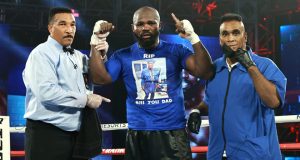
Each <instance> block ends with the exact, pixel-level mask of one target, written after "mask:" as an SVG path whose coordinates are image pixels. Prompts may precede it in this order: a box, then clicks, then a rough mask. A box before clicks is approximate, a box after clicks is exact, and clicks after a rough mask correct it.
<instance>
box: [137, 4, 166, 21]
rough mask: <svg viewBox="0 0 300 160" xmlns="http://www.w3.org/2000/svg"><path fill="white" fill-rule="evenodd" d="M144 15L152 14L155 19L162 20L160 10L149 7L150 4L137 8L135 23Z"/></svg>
mask: <svg viewBox="0 0 300 160" xmlns="http://www.w3.org/2000/svg"><path fill="white" fill-rule="evenodd" d="M141 16H142V17H144V16H152V17H153V18H155V20H157V21H158V22H160V16H159V13H158V11H157V10H156V9H155V8H152V7H149V6H145V7H141V8H139V9H138V10H136V11H135V12H134V15H133V24H135V23H136V22H137V21H138V19H140V18H141Z"/></svg>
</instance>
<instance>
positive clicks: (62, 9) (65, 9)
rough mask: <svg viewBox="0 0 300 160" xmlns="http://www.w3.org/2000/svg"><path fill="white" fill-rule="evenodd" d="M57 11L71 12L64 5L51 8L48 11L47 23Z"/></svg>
mask: <svg viewBox="0 0 300 160" xmlns="http://www.w3.org/2000/svg"><path fill="white" fill-rule="evenodd" d="M58 13H72V10H71V9H70V8H65V7H55V8H51V9H50V11H49V17H48V24H50V23H51V21H52V20H53V17H54V16H55V15H56V14H58Z"/></svg>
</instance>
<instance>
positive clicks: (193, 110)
mask: <svg viewBox="0 0 300 160" xmlns="http://www.w3.org/2000/svg"><path fill="white" fill-rule="evenodd" d="M194 112H197V113H200V110H199V109H192V110H191V112H190V114H191V113H194Z"/></svg>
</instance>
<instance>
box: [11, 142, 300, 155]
mask: <svg viewBox="0 0 300 160" xmlns="http://www.w3.org/2000/svg"><path fill="white" fill-rule="evenodd" d="M280 149H281V150H285V151H299V150H300V143H283V144H280ZM191 150H192V153H199V154H200V153H206V152H207V151H208V147H207V146H197V147H191ZM99 154H101V155H124V154H125V148H113V149H102V152H101V153H99ZM10 155H11V157H23V156H24V155H25V151H11V152H10Z"/></svg>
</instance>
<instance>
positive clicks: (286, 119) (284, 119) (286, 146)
mask: <svg viewBox="0 0 300 160" xmlns="http://www.w3.org/2000/svg"><path fill="white" fill-rule="evenodd" d="M275 121H276V123H299V122H300V115H288V116H276V117H275ZM208 126H209V121H208V120H202V124H201V127H208ZM101 128H102V130H103V131H114V130H126V129H128V125H127V123H115V124H101ZM24 132H25V127H10V133H24ZM280 149H281V150H282V151H300V143H283V144H280ZM191 150H192V153H198V154H201V153H206V152H207V150H208V147H207V146H195V147H191ZM99 154H102V155H124V154H125V148H112V149H102V151H99ZM10 155H11V157H23V156H24V155H25V151H10Z"/></svg>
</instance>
